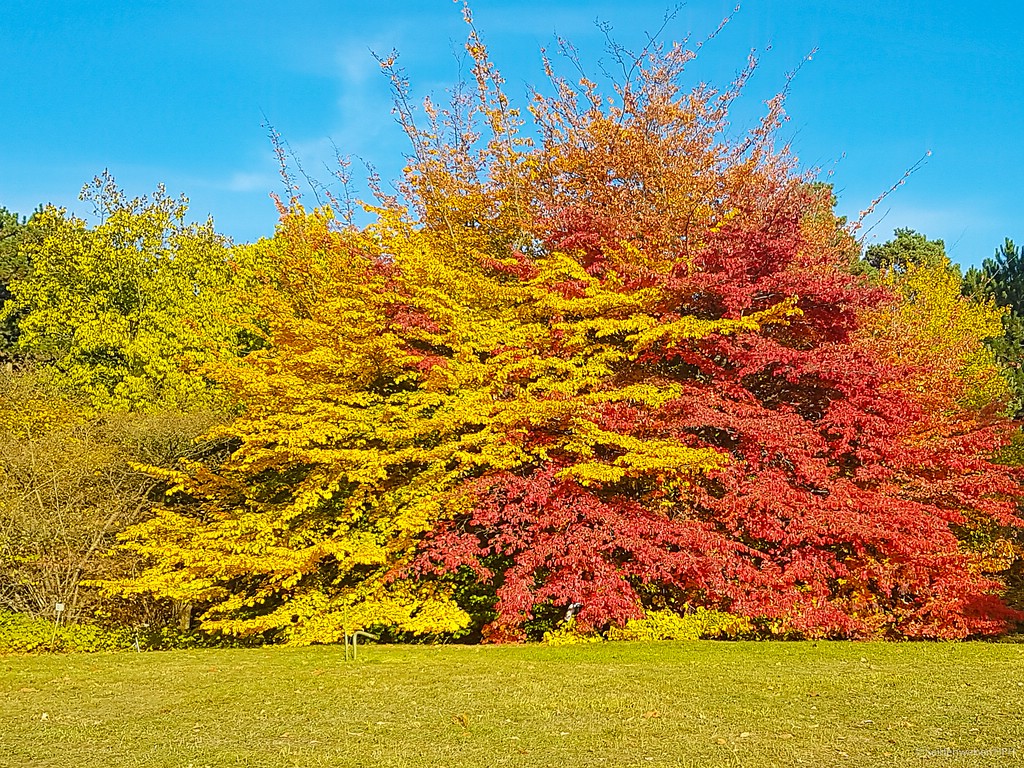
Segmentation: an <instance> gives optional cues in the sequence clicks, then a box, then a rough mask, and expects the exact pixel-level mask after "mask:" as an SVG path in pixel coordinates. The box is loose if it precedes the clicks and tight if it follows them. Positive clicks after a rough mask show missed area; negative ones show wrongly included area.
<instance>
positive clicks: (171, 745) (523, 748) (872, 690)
mask: <svg viewBox="0 0 1024 768" xmlns="http://www.w3.org/2000/svg"><path fill="white" fill-rule="evenodd" d="M1022 704H1024V645H1010V644H1003V645H991V644H981V643H956V644H938V643H915V644H909V643H906V644H880V643H826V642H819V643H816V644H812V643H749V642H735V643H725V642H693V643H659V644H643V645H640V644H626V643H603V644H598V645H587V646H574V647H561V648H558V647H547V646H536V645H533V646H484V647H474V646H438V647H432V646H368V647H366V648H365V649H362V650H361V652H360V657H359V661H358V662H348V663H346V662H345V661H344V656H343V652H342V649H341V648H340V647H313V648H269V649H258V650H203V651H174V652H164V653H145V654H133V653H120V654H110V655H80V656H19V657H4V658H0V765H2V766H32V767H33V768H43V767H44V766H68V767H70V766H75V767H76V768H85V767H86V766H97V767H98V766H103V767H104V768H109V767H111V766H176V767H179V768H187V767H188V766H191V768H201V767H202V766H211V768H214V767H217V768H219V766H268V767H270V766H274V767H275V768H276V767H277V766H368V767H373V766H431V767H433V766H474V767H477V766H479V767H481V768H486V767H487V766H595V765H596V766H677V765H693V766H773V765H777V766H792V765H807V766H831V765H849V766H858V768H860V767H862V766H894V765H895V766H902V765H914V766H918V765H935V766H951V765H970V766H988V765H990V766H1004V765H1015V764H1024V706H1022Z"/></svg>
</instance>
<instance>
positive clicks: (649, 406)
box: [114, 27, 1019, 642]
mask: <svg viewBox="0 0 1024 768" xmlns="http://www.w3.org/2000/svg"><path fill="white" fill-rule="evenodd" d="M467 50H468V52H469V54H470V56H471V58H472V60H473V62H474V69H473V74H474V78H475V82H476V86H477V89H476V98H475V99H467V98H465V97H464V95H462V96H460V97H459V98H457V99H456V101H455V103H454V104H453V106H452V107H451V108H449V109H440V108H438V107H436V106H435V105H433V104H431V103H430V102H427V103H426V105H425V110H424V112H425V115H426V117H425V121H421V122H417V120H416V118H415V114H414V111H413V109H412V108H411V106H410V103H411V102H410V99H409V96H408V92H407V87H406V83H405V80H404V77H403V76H402V74H401V72H400V71H399V70H397V69H396V68H395V62H394V60H393V59H385V60H384V61H383V62H382V64H383V67H384V69H385V71H386V72H387V73H388V74H389V75H390V76H391V78H392V83H393V84H394V86H395V89H396V97H397V98H396V104H397V107H398V115H399V118H400V120H401V121H402V124H403V126H404V127H405V129H406V131H407V133H408V135H409V137H410V139H411V142H412V150H411V157H410V163H409V167H408V169H407V172H406V175H405V178H404V180H403V181H402V183H401V184H400V185H399V194H397V195H388V194H384V193H383V192H382V191H381V188H380V187H379V186H378V187H377V190H378V199H377V201H376V202H375V204H373V205H368V206H367V207H366V208H367V211H368V212H369V213H371V214H372V215H373V216H374V217H375V222H374V223H373V224H371V225H370V226H368V227H366V228H364V229H356V228H354V227H352V226H351V225H346V226H340V225H336V224H334V219H333V217H332V215H331V213H330V212H329V211H317V212H313V213H306V212H305V211H303V210H302V209H301V207H299V206H298V205H297V204H293V205H291V206H285V207H284V209H283V217H282V222H281V225H280V227H279V229H278V232H277V234H276V236H275V238H274V240H273V241H272V242H270V243H267V244H265V245H264V246H262V247H264V248H268V249H271V251H272V253H273V259H269V261H273V262H275V263H277V264H279V265H280V271H279V272H278V273H276V274H274V275H271V276H269V278H268V280H267V281H266V284H265V285H266V289H265V291H264V292H263V294H262V295H261V297H260V298H259V300H258V301H257V307H258V313H257V314H259V315H260V316H261V321H260V328H261V332H262V334H263V345H262V348H261V349H258V350H256V351H254V352H253V353H252V354H250V355H248V356H247V357H246V358H244V359H242V360H228V361H221V362H218V363H215V364H213V365H211V366H210V367H209V368H208V372H209V375H211V376H214V377H216V378H217V379H219V380H220V381H221V382H222V383H223V385H224V386H225V387H226V388H227V389H228V390H229V391H231V392H232V394H233V395H234V397H235V398H236V399H237V401H238V402H239V403H240V404H241V405H242V407H244V408H245V413H244V415H243V416H242V417H241V418H239V419H238V420H237V421H236V422H235V423H233V424H231V425H230V426H228V427H226V428H224V429H223V430H221V431H220V432H219V434H221V435H222V436H224V437H227V438H230V439H231V440H233V441H235V443H236V444H237V445H238V448H237V450H236V451H235V452H234V453H233V454H232V456H231V457H230V458H229V459H228V460H227V461H226V462H225V463H223V464H222V465H220V466H217V467H209V466H193V467H190V468H186V469H185V471H182V472H176V473H163V474H162V476H163V477H165V478H166V479H167V480H168V481H171V482H172V484H173V487H172V491H173V493H172V495H171V498H170V499H169V503H168V504H167V505H166V506H165V508H164V509H163V510H162V512H161V513H160V514H159V515H158V516H157V517H156V518H154V519H153V520H152V521H150V522H148V523H146V524H144V525H142V526H140V527H137V528H136V529H134V530H133V531H131V532H130V535H129V537H128V542H127V545H128V546H129V547H130V548H132V549H135V550H136V551H138V552H140V553H141V554H142V555H144V556H145V557H146V558H148V559H149V561H150V562H151V563H152V567H151V568H150V569H149V570H148V571H147V572H146V573H145V574H143V575H142V577H140V578H139V579H137V580H135V581H132V582H128V583H121V584H119V585H114V586H116V588H118V589H121V590H122V591H151V592H156V593H158V594H164V595H169V596H173V597H176V598H178V599H182V600H190V601H194V602H196V603H197V604H200V605H202V606H204V607H205V614H204V617H203V619H204V623H205V625H206V626H208V627H210V628H216V629H220V630H223V631H228V632H236V633H240V634H252V633H260V632H263V633H269V634H270V635H271V636H276V637H278V638H283V639H287V640H291V641H293V642H313V641H328V640H334V639H336V638H338V637H339V636H340V634H341V632H342V631H343V630H344V629H345V628H348V629H354V628H357V627H359V626H366V625H372V624H378V625H391V626H395V627H397V628H399V629H404V630H408V631H413V632H447V631H453V630H455V629H458V628H460V627H464V626H466V625H467V624H468V623H469V622H470V621H471V619H472V617H471V616H469V615H468V614H467V612H466V604H465V603H461V604H460V602H459V599H460V592H459V590H458V585H460V584H461V585H464V584H465V581H466V579H467V575H468V578H469V579H470V580H472V581H473V582H475V583H476V585H477V588H478V590H479V589H483V590H485V591H486V590H488V589H489V590H491V591H492V592H493V595H494V598H495V600H496V603H495V605H494V614H495V615H494V618H493V620H492V621H490V622H489V624H488V626H487V627H485V634H486V635H487V636H488V637H490V638H492V639H495V640H500V639H515V638H519V637H522V636H523V633H524V626H525V625H526V623H527V622H528V621H529V620H530V619H531V618H533V617H534V616H536V615H537V614H538V612H543V611H544V610H548V609H553V608H555V609H557V608H561V607H564V606H565V605H567V604H569V603H580V604H581V605H582V608H581V610H580V613H579V616H578V622H579V626H581V627H582V628H588V627H590V628H601V627H603V626H606V625H608V624H622V623H624V622H625V621H627V620H628V619H630V618H632V617H636V616H638V615H640V614H641V613H642V612H643V610H644V609H645V608H669V609H672V610H677V611H683V610H686V608H687V606H693V605H701V606H707V607H715V608H719V609H723V610H727V611H730V612H733V613H736V614H740V615H743V616H746V617H748V618H750V619H752V620H753V621H754V622H755V624H756V625H758V626H760V627H761V628H762V629H763V630H764V631H765V632H770V633H778V634H791V633H798V634H803V635H808V636H879V635H885V636H909V637H962V636H966V635H972V634H979V633H980V634H985V633H994V632H999V631H1002V630H1004V629H1005V628H1006V627H1007V625H1008V623H1009V622H1010V621H1012V620H1014V619H1015V618H1016V614H1014V613H1013V612H1012V611H1010V610H1009V609H1007V608H1006V607H1005V606H1004V605H1003V604H1002V603H1001V601H1000V598H999V595H998V591H999V588H1000V583H999V582H998V580H996V579H994V578H992V577H991V576H990V575H989V574H987V573H986V572H985V571H984V569H983V568H982V567H981V566H980V565H979V563H978V557H977V556H975V555H974V554H972V553H971V552H969V551H967V550H966V549H965V548H964V547H962V546H961V543H960V541H959V540H958V538H957V526H961V525H963V524H964V523H965V522H966V518H967V517H971V518H972V519H973V518H981V519H984V520H991V521H994V522H995V523H998V524H1000V525H1004V526H1012V525H1016V524H1018V523H1019V521H1018V520H1017V518H1016V517H1014V509H1015V506H1014V505H1015V503H1016V494H1017V486H1016V484H1015V482H1014V480H1013V478H1012V477H1011V475H1010V473H1009V470H1007V469H1005V468H1003V467H1000V466H998V465H996V464H993V463H992V462H990V461H989V460H988V458H987V457H988V456H989V455H991V453H992V452H993V451H994V450H996V449H998V448H999V447H1000V446H1001V445H1002V444H1003V443H1004V442H1005V440H1006V439H1007V438H1006V431H1007V430H1006V425H1005V424H1004V423H1003V422H1001V421H1000V420H999V417H998V416H997V411H998V406H995V407H992V404H991V403H983V404H982V406H983V407H982V408H981V410H979V413H981V411H984V413H983V415H979V417H978V419H977V420H976V421H975V422H972V423H971V424H970V425H969V428H968V430H967V432H966V433H963V434H962V433H960V432H958V431H957V430H955V429H945V426H946V422H944V421H943V419H944V416H943V414H942V411H941V408H942V405H941V403H940V404H939V405H935V404H934V403H933V402H932V401H931V400H929V399H928V398H920V397H917V396H916V395H915V394H914V393H912V392H909V391H908V388H907V386H906V382H907V381H908V377H909V376H910V375H911V374H913V375H918V374H920V375H922V376H925V378H927V372H928V371H929V366H931V365H934V364H937V360H936V359H935V358H934V357H932V358H929V356H928V355H927V354H925V355H922V356H921V357H920V359H914V360H903V359H901V358H900V357H899V356H898V355H895V354H893V353H892V351H891V349H890V348H889V347H888V346H887V345H886V343H885V342H884V337H885V334H884V333H883V330H880V329H879V328H877V327H876V325H874V324H873V323H874V322H875V321H874V320H872V319H871V318H875V317H877V316H878V313H880V312H885V311H889V309H888V308H890V307H899V306H900V302H901V298H900V294H899V291H897V290H893V289H887V288H886V287H884V286H879V285H874V284H870V283H869V282H868V281H867V279H866V278H864V277H859V276H857V275H856V274H854V272H855V270H854V269H853V268H852V264H853V262H854V261H855V260H856V258H857V250H858V249H857V245H856V243H855V242H854V240H853V239H852V237H851V235H850V234H849V233H848V232H847V231H846V229H845V228H844V226H843V224H842V222H841V220H839V219H837V217H836V216H835V215H834V214H833V212H832V207H831V206H832V195H831V191H830V190H828V189H827V188H825V187H822V186H820V185H815V184H812V183H809V179H808V177H807V176H806V175H804V174H801V173H800V172H799V170H798V167H797V163H796V160H795V158H794V157H793V156H792V155H791V154H790V153H789V151H788V149H787V148H786V147H784V146H783V147H779V146H777V143H778V142H777V138H778V129H779V127H780V125H781V123H782V121H783V120H784V114H783V108H782V100H781V98H779V99H774V100H772V101H770V102H769V103H768V108H767V113H766V115H765V117H764V119H763V120H762V121H761V122H760V123H759V124H757V125H756V126H755V127H754V128H753V129H751V130H750V131H749V132H748V133H747V134H746V135H745V136H744V137H742V138H740V139H738V140H737V139H735V138H732V137H731V134H730V132H729V130H727V128H728V123H727V120H728V115H729V109H730V107H731V105H732V103H733V101H734V100H735V99H736V98H737V97H738V96H739V94H740V92H741V90H742V87H743V85H744V83H745V82H746V80H747V78H748V77H749V76H750V73H751V71H752V69H753V64H751V65H750V66H749V67H748V68H747V69H745V70H744V71H743V72H742V73H741V74H740V76H739V77H738V79H737V81H736V82H735V83H733V84H732V85H730V86H729V87H728V88H726V89H724V90H721V91H718V90H714V89H711V88H709V87H706V86H700V87H698V88H696V89H694V90H687V89H685V88H683V87H682V82H683V75H684V70H685V67H686V65H687V64H688V62H689V61H690V60H691V59H692V58H693V56H694V54H693V52H692V51H690V50H687V49H686V48H684V47H682V46H673V47H671V48H669V49H665V50H663V49H659V48H657V47H655V46H653V45H652V46H651V47H650V48H648V49H647V50H645V51H643V52H642V53H640V54H639V55H637V56H630V55H629V54H627V53H626V52H624V51H619V53H618V55H619V56H620V57H622V60H623V63H624V65H625V66H624V68H623V71H624V73H625V74H626V79H625V80H624V81H622V82H619V83H618V84H615V85H614V86H612V89H611V93H610V94H609V93H606V92H604V91H603V90H602V89H600V88H599V87H598V85H597V84H596V83H594V82H591V81H589V80H587V79H586V78H584V79H583V80H581V81H579V82H569V81H566V80H563V79H560V78H559V77H558V76H556V75H555V74H554V73H553V72H551V71H550V66H549V73H550V74H551V82H552V86H553V90H552V93H550V94H549V95H546V96H545V95H541V94H537V95H536V96H535V99H534V100H533V102H532V103H531V105H530V112H531V115H532V118H533V122H534V127H535V129H536V130H535V131H534V134H535V135H536V136H537V138H536V140H530V139H528V138H526V137H525V136H524V133H523V132H522V130H521V127H522V116H521V114H520V112H519V111H518V110H516V109H515V108H514V107H513V106H512V105H511V104H510V102H509V100H508V98H507V97H506V96H505V94H504V91H503V90H502V83H501V79H500V76H499V75H498V73H497V71H496V70H495V68H494V67H493V65H492V63H491V62H490V60H489V59H488V57H487V54H486V52H485V50H484V47H483V45H482V43H481V41H480V39H479V36H478V35H477V34H476V32H475V30H472V27H471V34H470V37H469V41H468V44H467ZM460 93H462V92H460ZM609 96H610V97H611V98H610V99H609V98H608V97H609ZM342 220H343V221H350V219H349V218H346V217H342ZM975 341H977V340H976V339H975ZM969 342H970V340H968V343H969ZM940 399H941V398H940ZM957 402H958V403H960V402H961V401H959V400H958V401H957ZM958 407H959V406H958ZM962 407H963V408H977V407H978V406H977V405H976V404H975V405H971V404H968V403H966V401H965V402H963V403H962ZM936 409H938V410H936Z"/></svg>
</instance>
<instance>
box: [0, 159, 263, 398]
mask: <svg viewBox="0 0 1024 768" xmlns="http://www.w3.org/2000/svg"><path fill="white" fill-rule="evenodd" d="M81 197H82V199H83V200H86V201H89V202H92V203H93V205H94V207H95V210H96V213H97V215H98V217H99V219H100V223H99V224H98V225H96V226H95V227H90V226H89V225H88V224H87V223H86V222H85V221H84V220H82V219H79V218H76V217H74V216H70V215H68V214H67V212H66V211H65V210H63V209H59V208H55V207H53V206H48V207H46V208H44V209H42V210H41V211H39V212H38V213H37V214H36V215H35V216H34V217H33V221H32V224H31V225H30V227H29V228H30V229H34V231H36V232H38V233H39V234H38V236H36V237H34V238H31V239H30V242H28V244H27V245H26V247H25V248H24V250H25V251H26V253H25V255H24V257H23V258H24V259H30V260H31V264H32V269H31V270H25V271H23V272H22V273H21V274H18V275H17V276H15V278H14V279H12V280H11V281H10V283H9V284H8V290H9V291H10V293H11V295H12V298H11V300H10V301H8V302H7V303H6V305H5V307H4V310H3V312H2V314H0V321H3V322H8V323H9V322H11V321H12V320H16V322H17V328H18V339H17V346H18V349H19V350H20V351H21V352H23V353H27V354H30V355H32V356H33V357H34V358H35V359H37V360H41V361H45V362H46V363H47V364H48V365H49V366H51V367H52V368H53V369H55V370H56V371H57V372H58V374H59V378H60V379H61V380H62V381H63V384H64V386H65V388H66V389H67V390H68V391H71V392H78V393H82V394H84V395H85V396H86V397H87V399H88V400H89V402H90V403H91V404H92V406H93V407H95V408H98V409H100V410H112V409H113V410H130V411H136V410H147V409H152V408H163V407H175V408H183V409H185V410H188V409H190V408H193V407H205V406H207V405H210V404H211V403H213V402H214V401H216V400H218V399H222V395H221V394H220V390H219V389H218V388H217V387H215V386H214V385H212V384H211V383H210V382H209V381H208V380H206V379H205V378H204V377H203V376H202V375H201V374H200V373H199V368H200V367H201V366H202V365H203V364H204V363H206V362H208V361H209V360H212V359H215V358H217V357H218V356H221V355H231V354H234V353H235V351H236V349H237V348H238V345H239V343H240V338H239V329H240V327H241V326H240V325H239V322H240V318H242V317H243V316H244V314H245V311H244V308H245V298H244V292H245V291H244V287H243V285H244V283H245V280H246V279H247V278H248V277H250V276H251V273H250V272H248V271H246V269H245V268H244V267H242V266H240V265H239V259H243V260H244V259H245V258H246V255H247V254H248V253H250V252H251V249H245V248H238V249H232V248H231V246H230V243H229V242H228V241H227V239H226V238H224V237H222V236H221V235H219V234H217V232H216V231H215V230H214V228H213V224H212V222H209V221H208V222H206V223H202V224H190V223H187V222H186V220H185V217H186V213H187V200H186V199H185V198H174V197H171V196H169V195H167V193H166V192H165V191H164V189H163V187H160V188H158V189H157V191H156V192H155V193H154V194H153V195H152V196H151V197H148V198H147V197H141V198H134V199H129V198H127V197H126V196H125V195H124V193H123V192H121V190H119V189H118V188H117V186H116V185H115V183H114V180H113V178H112V177H111V176H110V175H109V174H106V173H105V174H103V175H102V176H99V177H97V178H96V179H95V180H94V181H93V182H92V183H91V184H89V185H87V186H86V187H85V188H84V189H83V191H82V195H81Z"/></svg>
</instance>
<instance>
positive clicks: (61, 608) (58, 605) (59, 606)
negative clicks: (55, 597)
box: [53, 603, 64, 613]
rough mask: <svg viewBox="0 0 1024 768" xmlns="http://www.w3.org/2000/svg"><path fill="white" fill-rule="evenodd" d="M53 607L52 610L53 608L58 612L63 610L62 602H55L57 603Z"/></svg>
mask: <svg viewBox="0 0 1024 768" xmlns="http://www.w3.org/2000/svg"><path fill="white" fill-rule="evenodd" d="M53 609H54V610H55V611H56V612H57V613H60V612H62V611H63V610H64V603H57V604H56V605H55V606H53Z"/></svg>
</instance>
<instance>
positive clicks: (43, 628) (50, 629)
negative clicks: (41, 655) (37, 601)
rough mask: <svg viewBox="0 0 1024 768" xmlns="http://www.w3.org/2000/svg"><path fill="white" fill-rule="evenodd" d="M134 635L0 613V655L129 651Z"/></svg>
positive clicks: (120, 631)
mask: <svg viewBox="0 0 1024 768" xmlns="http://www.w3.org/2000/svg"><path fill="white" fill-rule="evenodd" d="M133 643H134V635H133V634H132V633H131V632H130V631H129V630H125V629H114V630H112V629H104V628H103V627H99V626H97V625H95V624H85V623H83V624H61V625H59V626H58V627H57V629H56V631H54V626H53V622H51V621H46V620H45V619H36V618H33V617H31V616H26V615H24V614H20V613H8V612H0V653H34V652H35V653H38V652H43V651H63V652H69V653H83V652H93V651H115V650H119V649H123V648H130V647H131V646H132V645H133Z"/></svg>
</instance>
